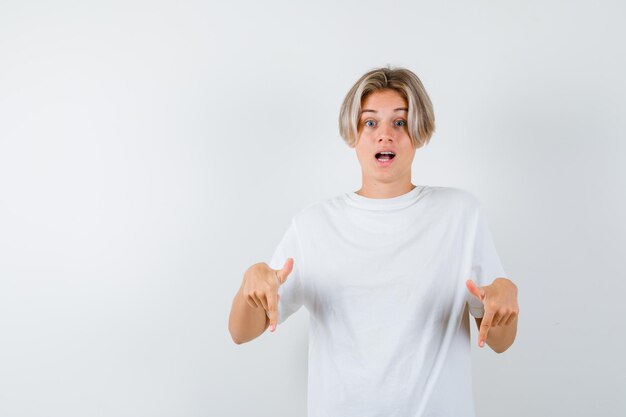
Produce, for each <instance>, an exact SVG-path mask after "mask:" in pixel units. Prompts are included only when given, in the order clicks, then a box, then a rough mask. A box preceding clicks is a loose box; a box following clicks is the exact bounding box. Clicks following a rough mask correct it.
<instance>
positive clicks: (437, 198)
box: [428, 186, 481, 210]
mask: <svg viewBox="0 0 626 417" xmlns="http://www.w3.org/2000/svg"><path fill="white" fill-rule="evenodd" d="M428 188H429V190H430V195H431V198H432V200H433V201H434V202H435V203H436V204H441V205H443V206H446V207H451V208H456V209H466V210H477V209H478V208H479V207H480V205H481V203H480V200H479V199H478V197H476V195H474V194H473V193H472V192H470V191H468V190H466V189H464V188H460V187H444V186H429V187H428Z"/></svg>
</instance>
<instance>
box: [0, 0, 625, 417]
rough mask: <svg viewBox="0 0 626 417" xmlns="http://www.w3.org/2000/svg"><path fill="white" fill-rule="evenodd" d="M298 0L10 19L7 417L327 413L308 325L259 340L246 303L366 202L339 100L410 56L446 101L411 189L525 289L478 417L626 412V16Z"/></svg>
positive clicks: (521, 6)
mask: <svg viewBox="0 0 626 417" xmlns="http://www.w3.org/2000/svg"><path fill="white" fill-rule="evenodd" d="M297 3H298V2H289V1H284V2H272V1H265V2H254V1H248V2H229V3H227V4H226V2H225V4H221V3H211V2H207V1H196V2H191V1H187V2H173V1H172V2H163V1H160V2H155V1H143V2H140V1H117V2H101V3H95V2H90V1H56V2H43V1H41V2H36V1H7V0H3V1H2V3H0V416H3V417H4V416H7V417H8V416H11V417H19V416H29V417H30V416H33V417H34V416H47V417H53V416H63V417H68V416H77V417H78V416H80V417H85V416H247V415H255V416H303V415H304V414H305V412H306V370H307V363H306V361H307V351H306V349H307V331H308V313H307V312H306V310H305V309H302V310H300V311H298V312H297V313H296V314H295V315H294V316H292V317H291V318H290V319H289V320H288V321H287V322H285V323H284V324H283V325H281V326H279V327H278V329H277V331H276V333H272V334H270V333H267V334H263V335H261V336H260V337H259V338H257V339H255V340H253V341H251V342H250V343H247V344H243V345H235V344H234V343H233V341H232V340H231V338H230V335H229V333H228V325H227V323H228V315H229V312H230V307H231V302H232V298H233V296H234V295H235V293H236V291H237V289H238V288H239V285H240V282H241V279H242V277H243V272H244V271H245V269H246V268H247V267H248V266H250V265H251V264H253V263H255V262H260V261H266V262H268V261H269V258H270V256H271V254H272V252H273V250H274V248H275V246H276V245H277V244H278V241H279V239H280V237H281V236H282V234H283V233H284V231H285V230H286V227H287V225H288V222H289V220H290V218H291V216H292V215H293V214H295V213H296V212H297V211H299V210H300V209H301V208H303V207H304V206H305V205H307V204H310V203H312V202H314V201H317V200H320V199H322V198H328V197H332V196H334V195H337V194H339V193H343V192H347V191H355V190H357V189H358V188H359V187H360V179H361V177H360V167H359V165H358V162H357V159H356V155H355V154H354V151H353V150H351V149H350V148H348V147H347V146H346V145H345V144H344V143H343V142H342V141H341V139H340V137H339V134H338V129H337V116H338V111H339V106H340V104H341V101H342V99H343V97H344V95H345V93H346V92H347V90H348V89H349V87H350V86H351V85H352V84H353V83H354V82H355V81H356V79H357V78H358V77H359V76H360V75H361V74H363V73H364V72H365V71H367V70H369V69H372V68H374V67H377V66H381V65H387V64H391V65H395V66H405V67H408V68H410V69H412V70H413V71H414V72H416V73H417V74H418V76H419V77H420V78H421V79H422V81H423V83H424V85H425V86H426V89H427V91H428V93H429V94H430V96H431V99H432V101H433V104H434V109H435V114H436V119H437V131H436V133H435V135H434V137H433V139H432V141H431V143H430V144H429V145H427V146H426V147H425V148H422V149H420V150H418V152H417V154H416V157H415V162H414V165H413V182H414V183H415V184H426V185H440V186H454V187H461V188H464V189H466V190H468V191H470V192H472V193H473V194H474V195H476V196H477V197H478V198H479V199H480V200H481V201H482V203H483V205H484V207H485V210H486V213H487V216H488V219H489V225H490V228H491V230H492V234H493V237H494V240H495V243H496V247H497V249H498V252H499V254H500V257H501V260H502V263H503V266H504V268H505V270H506V271H507V273H508V274H509V277H510V278H511V279H512V280H514V281H515V282H516V283H517V284H518V286H519V298H520V321H519V331H518V338H517V340H516V342H515V344H514V345H513V346H512V347H511V348H510V349H509V350H508V351H507V352H505V353H504V354H502V355H498V354H496V353H494V352H492V351H490V350H487V349H485V350H479V349H477V348H476V339H475V337H476V335H475V334H474V336H473V337H474V339H473V341H472V344H473V345H472V349H473V370H474V382H475V384H474V390H475V398H476V409H477V412H478V415H479V416H502V415H507V416H511V417H516V416H532V415H543V416H557V415H559V416H570V417H574V416H590V415H598V416H600V415H601V416H623V415H624V414H625V413H626V361H625V359H624V352H626V346H625V344H626V343H625V341H626V337H625V332H624V323H623V319H624V317H625V316H626V307H625V306H626V303H625V302H624V294H625V292H626V276H625V273H624V267H623V262H624V260H625V258H626V250H625V248H626V242H625V236H626V221H625V217H624V213H625V212H626V196H625V190H626V174H625V171H626V170H624V167H623V165H624V163H626V145H625V142H626V117H625V116H626V99H625V94H626V82H625V81H624V74H626V59H625V57H624V39H625V38H626V29H625V26H624V24H623V23H624V17H625V15H626V13H625V12H626V7H625V6H624V3H623V2H620V1H614V2H611V1H599V2H591V1H588V2H582V1H562V2H557V1H545V0H544V1H499V2H498V1H491V2H490V1H481V2H464V1H455V2H452V1H450V2H435V1H432V2H408V1H407V2H403V1H395V2H380V1H371V2H370V1H351V2H342V3H341V4H337V3H335V2H325V3H324V2H323V3H320V2H316V4H315V5H311V4H310V3H307V4H297ZM620 165H622V166H620ZM451 401H454V399H453V398H451Z"/></svg>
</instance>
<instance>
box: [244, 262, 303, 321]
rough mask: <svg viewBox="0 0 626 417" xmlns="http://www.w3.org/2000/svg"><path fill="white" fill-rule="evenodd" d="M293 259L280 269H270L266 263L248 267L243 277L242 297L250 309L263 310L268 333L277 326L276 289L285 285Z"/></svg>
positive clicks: (291, 268)
mask: <svg viewBox="0 0 626 417" xmlns="http://www.w3.org/2000/svg"><path fill="white" fill-rule="evenodd" d="M293 262H294V261H293V258H287V260H286V261H285V264H284V265H283V268H282V269H272V268H270V267H269V266H268V265H267V264H266V263H258V264H255V265H253V266H252V267H250V268H249V269H248V270H247V271H246V273H245V276H244V283H243V297H244V299H245V300H246V302H247V303H248V305H250V307H254V308H257V307H259V306H261V307H263V308H264V309H265V314H266V315H267V316H268V317H269V318H270V325H269V328H270V331H271V332H273V331H274V330H276V326H277V324H278V299H279V298H280V295H279V294H278V287H280V286H281V285H282V284H284V283H285V281H286V280H287V277H288V276H289V274H290V273H291V271H292V270H293Z"/></svg>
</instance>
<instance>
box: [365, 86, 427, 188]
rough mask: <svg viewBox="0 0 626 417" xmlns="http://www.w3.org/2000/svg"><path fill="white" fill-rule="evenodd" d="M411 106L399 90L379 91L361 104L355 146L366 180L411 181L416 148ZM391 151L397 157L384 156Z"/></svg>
mask: <svg viewBox="0 0 626 417" xmlns="http://www.w3.org/2000/svg"><path fill="white" fill-rule="evenodd" d="M407 115H408V105H407V103H406V101H405V100H404V98H403V97H402V96H401V95H400V93H398V92H397V91H395V90H378V91H375V92H373V93H370V94H369V95H368V96H366V98H365V100H363V102H362V104H361V115H360V117H359V124H358V127H359V130H358V137H357V141H356V144H355V146H354V148H355V149H356V154H357V158H358V159H359V164H360V165H361V170H362V174H363V182H364V183H368V184H373V183H377V184H380V183H394V184H395V183H397V184H399V183H403V182H406V183H407V184H409V183H410V182H411V165H412V163H413V157H414V156H415V148H414V147H413V143H412V142H411V137H410V136H409V131H408V124H407ZM382 151H391V152H393V153H394V154H395V156H393V157H391V156H390V157H388V158H390V159H387V157H384V156H381V155H380V152H382Z"/></svg>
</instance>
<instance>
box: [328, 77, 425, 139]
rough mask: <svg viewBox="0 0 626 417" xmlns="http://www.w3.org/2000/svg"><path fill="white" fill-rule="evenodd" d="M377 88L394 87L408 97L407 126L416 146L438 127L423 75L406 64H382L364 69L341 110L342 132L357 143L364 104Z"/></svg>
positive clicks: (340, 127)
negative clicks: (394, 66) (402, 66)
mask: <svg viewBox="0 0 626 417" xmlns="http://www.w3.org/2000/svg"><path fill="white" fill-rule="evenodd" d="M377 90H395V91H397V92H398V93H400V95H401V96H402V97H403V98H404V99H405V100H406V102H407V104H408V107H409V111H408V113H409V114H408V120H407V123H408V130H409V136H410V137H411V141H412V142H413V146H414V147H415V148H416V149H417V148H421V147H422V146H424V145H426V144H427V143H428V142H429V141H430V138H431V136H432V135H433V133H434V131H435V114H434V113H433V105H432V103H431V102H430V98H429V97H428V94H427V93H426V90H425V89H424V86H423V85H422V82H421V81H420V79H419V78H418V77H417V75H415V74H414V73H413V72H411V71H409V70H408V69H405V68H391V67H382V68H376V69H373V70H371V71H369V72H367V73H365V74H364V75H363V76H362V77H361V78H359V80H358V81H357V82H356V83H355V84H354V85H353V86H352V88H351V89H350V91H348V94H347V95H346V97H345V98H344V100H343V104H342V105H341V110H340V111H339V134H340V135H341V137H342V138H343V140H344V141H345V142H346V143H347V144H348V146H350V147H354V145H355V144H356V140H357V138H358V134H359V117H360V113H361V104H362V103H363V100H364V99H365V97H367V96H368V95H369V94H371V93H373V92H374V91H377Z"/></svg>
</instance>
